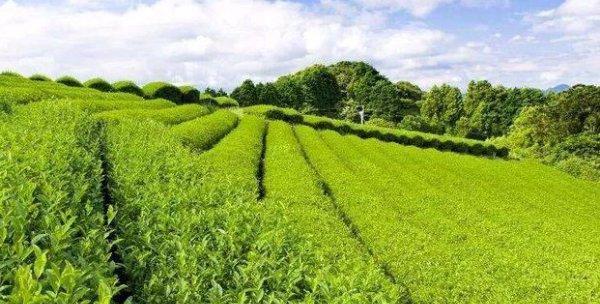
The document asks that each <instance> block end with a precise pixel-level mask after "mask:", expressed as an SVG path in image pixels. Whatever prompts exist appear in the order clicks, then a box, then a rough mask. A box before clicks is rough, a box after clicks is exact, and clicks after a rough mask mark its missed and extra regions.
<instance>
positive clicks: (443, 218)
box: [0, 76, 600, 303]
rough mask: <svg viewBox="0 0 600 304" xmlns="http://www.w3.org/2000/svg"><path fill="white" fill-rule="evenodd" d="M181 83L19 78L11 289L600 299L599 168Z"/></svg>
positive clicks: (0, 153) (94, 295) (9, 96)
mask: <svg viewBox="0 0 600 304" xmlns="http://www.w3.org/2000/svg"><path fill="white" fill-rule="evenodd" d="M169 86H170V85H168V84H165V85H163V87H169ZM171 89H172V88H170V89H169V90H171ZM155 91H156V90H154V89H153V90H152V92H155ZM170 92H175V93H172V94H171V93H169V94H167V95H160V96H143V97H142V96H138V95H135V94H129V93H115V92H112V93H105V92H101V91H99V90H97V89H93V88H80V87H70V86H67V85H64V84H59V83H55V82H52V81H43V82H38V81H32V80H27V79H24V78H20V77H16V76H0V145H1V146H2V150H0V185H1V188H0V189H1V190H0V274H1V276H0V299H2V301H8V302H13V303H48V302H85V301H88V302H98V303H122V302H125V301H127V300H129V301H132V302H134V303H232V302H241V303H246V302H248V303H263V302H269V303H271V302H272V303H288V302H308V303H431V302H450V303H465V302H472V303H514V302H528V303H534V302H535V303H540V302H542V303H546V302H549V303H565V302H598V301H600V290H599V286H600V264H598V263H597V261H598V260H600V225H598V220H597V218H598V216H599V215H600V214H599V213H600V211H598V204H599V203H600V200H599V197H600V187H599V184H598V183H597V182H591V181H585V180H582V179H577V178H574V177H572V176H570V175H567V174H566V173H563V172H561V171H558V170H557V169H554V168H552V167H549V166H546V165H543V164H541V163H539V162H536V161H531V160H528V161H520V160H513V159H509V158H507V157H506V156H507V154H508V150H505V148H502V147H499V146H495V145H492V144H490V143H486V142H481V141H476V140H469V139H463V138H454V137H449V136H442V135H432V134H426V133H420V132H409V131H402V130H399V131H394V130H390V129H384V128H375V127H372V128H371V129H369V128H366V129H365V128H363V127H361V126H358V125H355V124H345V123H341V122H340V121H336V120H332V119H329V118H324V117H318V116H310V115H300V114H299V113H298V112H294V111H290V110H289V109H288V110H285V109H279V108H274V107H267V106H257V107H253V108H235V109H234V108H230V107H234V106H235V100H225V98H221V99H214V100H213V99H211V98H208V99H211V100H209V101H205V102H201V101H202V99H200V98H197V99H194V100H192V102H191V103H190V104H181V103H184V102H182V100H184V99H182V97H181V96H180V94H179V93H177V91H176V90H175V91H173V90H171V91H170ZM180 93H181V92H180ZM173 94H175V95H177V96H179V98H178V99H177V100H178V101H179V102H177V103H176V102H174V101H172V100H166V99H161V98H158V99H157V98H154V97H162V98H165V97H170V96H174V95H173ZM144 98H145V99H144Z"/></svg>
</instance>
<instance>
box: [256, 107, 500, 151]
mask: <svg viewBox="0 0 600 304" xmlns="http://www.w3.org/2000/svg"><path fill="white" fill-rule="evenodd" d="M247 109H248V110H246V112H247V113H251V114H258V115H261V116H264V117H265V118H267V119H275V120H283V121H287V122H289V123H293V124H303V125H307V126H310V127H313V128H315V129H325V130H334V131H336V132H339V133H341V134H353V135H356V136H358V137H361V138H376V139H379V140H382V141H386V142H395V143H398V144H402V145H408V146H416V147H420V148H433V149H437V150H441V151H452V152H457V153H466V154H472V155H477V156H491V157H507V156H508V154H509V149H508V148H505V147H496V146H494V145H492V144H488V143H483V142H475V141H468V140H465V141H462V140H459V139H457V140H452V139H447V138H443V137H441V136H438V137H436V136H435V135H431V136H427V134H423V135H419V134H412V133H414V132H412V133H405V132H406V131H402V130H394V129H386V128H379V127H369V126H362V125H358V124H353V123H347V122H343V121H339V120H334V119H329V118H325V117H319V116H311V115H301V114H300V113H298V112H297V111H296V110H293V109H282V108H278V107H273V106H254V107H249V108H247Z"/></svg>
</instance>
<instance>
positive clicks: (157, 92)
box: [142, 81, 183, 104]
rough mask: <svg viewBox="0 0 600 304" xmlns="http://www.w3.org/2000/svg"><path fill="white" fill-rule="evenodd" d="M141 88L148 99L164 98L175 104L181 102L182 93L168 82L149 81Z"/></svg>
mask: <svg viewBox="0 0 600 304" xmlns="http://www.w3.org/2000/svg"><path fill="white" fill-rule="evenodd" d="M142 90H143V91H144V96H145V97H146V98H149V99H154V98H164V99H167V100H170V101H172V102H174V103H176V104H181V103H182V98H183V93H182V92H181V90H180V89H179V88H178V87H176V86H174V85H172V84H170V83H166V82H162V81H155V82H150V83H148V84H146V85H145V86H144V87H143V88H142Z"/></svg>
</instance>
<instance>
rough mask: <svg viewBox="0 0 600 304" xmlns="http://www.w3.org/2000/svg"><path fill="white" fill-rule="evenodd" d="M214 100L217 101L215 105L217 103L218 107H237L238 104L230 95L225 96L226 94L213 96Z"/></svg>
mask: <svg viewBox="0 0 600 304" xmlns="http://www.w3.org/2000/svg"><path fill="white" fill-rule="evenodd" d="M214 99H215V101H216V102H217V105H219V107H224V108H227V107H239V106H240V104H239V103H238V102H237V100H235V99H233V98H231V97H227V96H219V97H214Z"/></svg>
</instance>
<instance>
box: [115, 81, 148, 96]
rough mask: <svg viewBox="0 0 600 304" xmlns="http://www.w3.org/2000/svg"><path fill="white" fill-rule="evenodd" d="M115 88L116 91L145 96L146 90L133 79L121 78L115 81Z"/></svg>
mask: <svg viewBox="0 0 600 304" xmlns="http://www.w3.org/2000/svg"><path fill="white" fill-rule="evenodd" d="M112 86H113V88H114V90H115V91H116V92H123V93H129V94H134V95H137V96H140V97H144V91H143V90H142V89H141V88H140V87H139V86H138V85H137V84H135V83H134V82H133V81H128V80H121V81H117V82H115V83H113V85H112Z"/></svg>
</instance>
